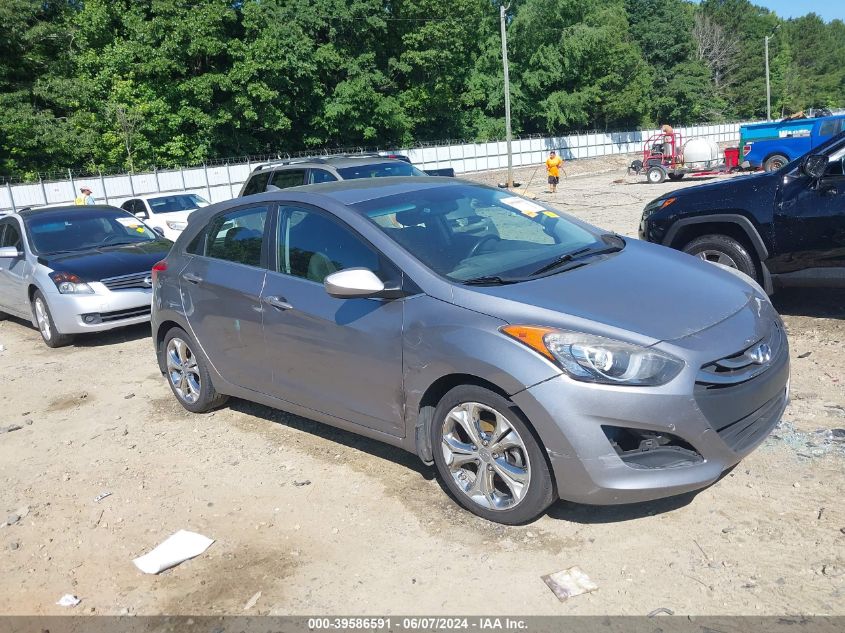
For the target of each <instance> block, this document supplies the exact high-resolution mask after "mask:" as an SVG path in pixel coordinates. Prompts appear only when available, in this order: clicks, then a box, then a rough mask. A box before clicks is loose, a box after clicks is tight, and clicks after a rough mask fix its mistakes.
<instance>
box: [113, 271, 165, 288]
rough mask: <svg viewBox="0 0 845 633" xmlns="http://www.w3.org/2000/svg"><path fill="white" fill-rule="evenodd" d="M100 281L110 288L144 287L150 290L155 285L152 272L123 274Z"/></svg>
mask: <svg viewBox="0 0 845 633" xmlns="http://www.w3.org/2000/svg"><path fill="white" fill-rule="evenodd" d="M100 282H101V283H102V284H103V285H104V286H105V287H106V288H108V289H109V290H112V291H114V290H134V289H138V288H142V289H145V290H148V289H150V288H152V287H153V277H152V273H151V272H149V271H147V272H142V273H132V274H131V275H121V276H120V277H107V278H106V279H101V280H100Z"/></svg>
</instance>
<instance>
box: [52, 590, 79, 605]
mask: <svg viewBox="0 0 845 633" xmlns="http://www.w3.org/2000/svg"><path fill="white" fill-rule="evenodd" d="M80 602H82V600H80V599H79V598H77V597H76V596H74V595H71V594H69V593H66V594H65V595H63V596H62V597H61V598H59V601H58V602H57V603H56V604H57V605H59V606H60V607H75V606H76V605H78V604H79V603H80Z"/></svg>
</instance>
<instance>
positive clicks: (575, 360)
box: [502, 325, 684, 387]
mask: <svg viewBox="0 0 845 633" xmlns="http://www.w3.org/2000/svg"><path fill="white" fill-rule="evenodd" d="M502 332H504V333H505V334H507V335H508V336H511V337H513V338H515V339H516V340H517V341H519V342H520V343H523V344H525V345H527V346H528V347H530V348H531V349H533V350H535V351H536V352H538V353H540V354H542V355H543V356H545V357H546V358H548V359H550V360H552V361H554V362H555V363H557V364H558V365H559V366H560V367H561V369H563V371H564V372H566V374H567V375H568V376H569V377H570V378H573V379H575V380H582V381H584V382H594V383H601V384H605V385H628V386H637V387H653V386H656V385H663V384H666V383H667V382H669V381H670V380H672V379H673V378H674V377H675V376H677V375H678V374H679V373H680V371H681V370H682V369H683V368H684V363H683V361H681V360H679V359H677V358H675V357H673V356H670V355H669V354H666V353H665V352H661V351H659V350H655V349H651V348H648V347H642V346H640V345H634V344H633V343H624V342H622V341H615V340H613V339H609V338H605V337H603V336H595V335H593V334H584V333H582V332H571V331H568V330H556V329H553V328H545V327H537V326H528V325H508V326H505V327H503V328H502Z"/></svg>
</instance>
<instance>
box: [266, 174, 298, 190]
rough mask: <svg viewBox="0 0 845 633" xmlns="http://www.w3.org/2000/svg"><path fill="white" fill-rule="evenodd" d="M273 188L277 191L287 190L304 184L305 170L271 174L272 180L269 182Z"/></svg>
mask: <svg viewBox="0 0 845 633" xmlns="http://www.w3.org/2000/svg"><path fill="white" fill-rule="evenodd" d="M270 184H271V185H273V186H274V187H278V188H279V189H287V188H289V187H298V186H299V185H304V184H305V170H304V169H280V170H278V171H277V172H276V173H274V174H273V180H272V181H271V182H270Z"/></svg>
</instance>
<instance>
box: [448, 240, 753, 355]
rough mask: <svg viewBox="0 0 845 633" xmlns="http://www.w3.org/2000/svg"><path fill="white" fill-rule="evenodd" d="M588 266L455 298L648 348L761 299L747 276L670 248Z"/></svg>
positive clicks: (628, 250) (626, 253)
mask: <svg viewBox="0 0 845 633" xmlns="http://www.w3.org/2000/svg"><path fill="white" fill-rule="evenodd" d="M587 261H588V262H589V263H588V264H586V265H585V266H582V267H580V268H575V269H572V270H568V271H563V272H560V273H556V274H552V275H549V276H547V277H542V278H539V279H535V280H531V281H526V282H521V283H517V284H511V285H504V286H473V287H467V286H456V287H455V288H454V291H453V300H454V302H455V303H456V304H458V305H462V306H464V307H467V308H469V309H471V310H476V311H478V312H483V313H485V314H489V315H490V316H494V317H498V318H500V319H503V320H505V321H507V322H509V323H523V324H525V325H543V326H550V327H561V328H570V329H577V330H579V331H584V332H591V333H595V334H601V335H605V336H611V337H621V338H623V339H628V340H633V341H634V342H638V343H640V344H643V345H652V344H655V343H657V342H659V341H669V340H674V339H679V338H682V337H685V336H689V335H691V334H694V333H696V332H699V331H701V330H704V329H706V328H708V327H710V326H712V325H714V324H716V323H719V322H721V321H723V320H724V319H726V318H728V317H730V316H731V315H733V314H736V313H737V312H738V311H739V310H741V309H742V308H743V307H744V306H745V305H746V304H748V302H749V301H750V300H752V299H753V298H754V297H755V295H757V294H759V293H758V291H757V290H755V287H754V286H752V285H751V283H749V282H748V281H746V280H745V279H743V278H742V277H740V276H738V275H736V274H733V273H732V272H729V271H727V270H724V269H721V268H719V267H718V266H716V265H713V264H710V263H707V262H703V261H701V260H699V259H696V258H694V257H690V256H689V255H686V254H684V253H680V252H678V251H674V250H672V249H669V248H665V247H663V246H657V245H655V244H648V243H646V242H640V241H639V240H627V245H626V247H625V249H624V250H622V251H620V252H618V253H613V254H611V255H606V256H599V257H596V258H593V259H590V260H587Z"/></svg>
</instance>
